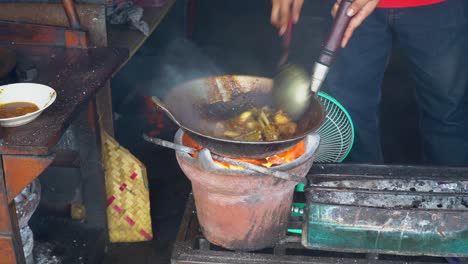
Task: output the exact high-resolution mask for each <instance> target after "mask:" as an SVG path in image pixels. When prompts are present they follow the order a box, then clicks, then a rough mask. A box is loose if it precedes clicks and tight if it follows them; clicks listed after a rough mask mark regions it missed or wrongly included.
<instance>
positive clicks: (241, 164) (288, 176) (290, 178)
mask: <svg viewBox="0 0 468 264" xmlns="http://www.w3.org/2000/svg"><path fill="white" fill-rule="evenodd" d="M143 139H144V140H145V141H147V142H150V143H153V144H156V145H159V146H163V147H166V148H171V149H173V150H176V151H181V152H185V153H188V154H194V153H196V152H197V150H196V149H194V148H190V147H186V146H183V145H179V144H175V143H172V142H169V141H167V140H163V139H160V138H154V137H150V136H147V135H143ZM210 155H211V157H212V158H213V159H214V160H218V161H221V162H226V163H230V164H232V165H236V166H239V167H242V168H244V169H248V170H251V171H255V172H257V173H260V174H263V175H267V176H273V177H276V178H280V179H283V180H287V181H293V182H297V183H302V184H306V183H307V179H306V178H304V177H299V176H296V175H291V174H289V173H287V172H283V171H275V170H271V169H268V168H264V167H261V166H257V165H254V164H251V163H248V162H244V161H240V160H235V159H230V158H227V157H223V156H219V155H216V154H213V153H210Z"/></svg>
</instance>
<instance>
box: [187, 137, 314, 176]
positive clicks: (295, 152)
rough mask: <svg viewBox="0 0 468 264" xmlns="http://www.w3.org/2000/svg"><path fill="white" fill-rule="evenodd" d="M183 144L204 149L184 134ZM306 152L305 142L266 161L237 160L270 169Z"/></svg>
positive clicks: (232, 166) (237, 168)
mask: <svg viewBox="0 0 468 264" xmlns="http://www.w3.org/2000/svg"><path fill="white" fill-rule="evenodd" d="M182 144H183V145H185V146H187V147H192V148H195V149H197V150H201V149H203V147H202V146H200V145H198V144H197V143H196V142H195V141H193V139H191V138H190V137H189V136H188V135H187V134H184V135H183V137H182ZM304 152H305V144H304V141H301V142H299V143H298V144H296V145H295V146H293V147H292V148H290V149H288V150H286V151H284V152H281V153H279V154H276V155H273V156H270V157H266V158H264V159H248V158H236V159H237V160H240V161H244V162H249V163H251V164H255V165H259V166H263V167H266V168H270V167H272V166H277V165H281V164H285V163H288V162H291V161H293V160H295V159H297V158H299V157H300V156H302V154H304ZM196 155H197V154H194V155H192V156H193V157H196ZM214 163H215V164H216V165H218V166H219V167H221V168H226V169H233V170H243V168H241V167H238V166H235V165H232V164H229V163H224V162H220V161H216V160H215V161H214Z"/></svg>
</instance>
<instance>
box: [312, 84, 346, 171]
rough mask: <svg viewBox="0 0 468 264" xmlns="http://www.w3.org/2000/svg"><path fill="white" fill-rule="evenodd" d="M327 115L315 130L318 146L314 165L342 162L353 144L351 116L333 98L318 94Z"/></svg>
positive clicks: (325, 94)
mask: <svg viewBox="0 0 468 264" xmlns="http://www.w3.org/2000/svg"><path fill="white" fill-rule="evenodd" d="M318 96H319V98H320V100H321V101H322V103H323V105H324V107H325V111H326V113H327V115H326V120H325V122H324V123H323V125H322V126H321V127H320V128H319V129H318V130H317V134H319V135H320V146H319V148H318V150H317V153H316V154H315V159H314V163H337V162H342V161H343V160H344V159H346V157H347V156H348V154H349V152H350V151H351V148H352V146H353V144H354V125H353V120H352V119H351V116H350V115H349V113H348V112H347V111H346V109H345V108H344V106H343V105H341V104H340V103H339V102H338V101H337V100H336V99H335V98H333V97H332V96H330V95H329V94H327V93H325V92H321V91H320V92H319V93H318Z"/></svg>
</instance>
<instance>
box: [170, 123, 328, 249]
mask: <svg viewBox="0 0 468 264" xmlns="http://www.w3.org/2000/svg"><path fill="white" fill-rule="evenodd" d="M183 134H184V133H183V131H182V130H179V131H178V132H177V133H176V136H175V140H174V142H175V143H177V144H183V142H182V137H183ZM319 141H320V140H319V136H318V135H309V136H307V137H306V138H305V142H304V143H305V152H304V154H302V156H300V157H299V158H297V159H295V160H294V161H291V162H288V163H285V164H283V165H279V166H275V167H274V169H275V170H281V171H284V172H288V173H290V174H294V175H297V176H300V177H305V176H306V174H307V173H308V171H309V170H310V168H311V166H312V163H313V158H314V154H315V151H316V149H317V147H318V144H319ZM176 157H177V161H178V162H179V165H180V167H181V168H182V171H183V172H184V173H185V175H186V176H187V177H188V178H189V179H190V181H191V183H192V190H193V195H194V198H195V205H196V208H197V215H198V221H199V222H200V226H201V228H202V232H203V235H204V236H205V237H206V238H207V239H208V240H209V241H210V242H211V243H213V244H215V245H218V246H221V247H224V248H227V249H232V250H243V251H250V250H259V249H263V248H267V247H271V246H273V245H275V244H276V243H278V242H280V241H281V240H282V239H283V238H284V237H285V236H286V230H287V223H288V217H289V214H290V210H291V205H292V198H293V192H294V187H295V186H296V183H295V182H291V181H286V180H282V179H278V178H275V177H271V176H265V175H259V174H257V173H254V172H251V171H247V170H234V169H225V168H222V167H220V166H218V165H216V164H215V163H214V162H213V159H212V157H211V155H210V153H209V151H208V150H202V151H201V152H200V153H199V155H198V156H197V157H196V158H193V157H192V156H190V155H189V154H186V153H183V152H179V151H177V152H176Z"/></svg>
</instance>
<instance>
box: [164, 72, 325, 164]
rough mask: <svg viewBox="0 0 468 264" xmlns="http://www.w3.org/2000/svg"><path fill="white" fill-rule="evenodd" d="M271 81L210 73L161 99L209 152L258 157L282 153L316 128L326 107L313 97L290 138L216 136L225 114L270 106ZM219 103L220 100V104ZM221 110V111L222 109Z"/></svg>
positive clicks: (187, 130) (320, 123) (181, 86)
mask: <svg viewBox="0 0 468 264" xmlns="http://www.w3.org/2000/svg"><path fill="white" fill-rule="evenodd" d="M271 88H272V80H271V79H267V78H261V77H255V76H237V75H226V76H213V77H208V78H201V79H196V80H193V81H189V82H186V83H184V84H182V85H180V86H178V87H175V88H173V89H171V90H170V91H169V92H168V94H167V95H166V96H165V98H164V99H163V102H164V104H165V106H166V107H167V109H168V110H169V111H170V112H171V114H172V115H173V117H174V119H176V120H177V123H179V124H180V126H181V128H182V129H183V130H184V131H186V132H187V133H189V134H190V136H191V138H193V139H194V140H195V141H197V143H199V144H200V145H203V146H205V147H207V148H209V149H210V150H211V151H212V152H214V153H216V154H220V155H225V156H232V157H253V158H261V157H265V156H271V155H274V154H277V153H279V152H283V151H285V150H287V149H288V148H290V147H292V146H293V145H295V144H297V143H298V142H299V141H300V140H302V139H303V138H304V137H305V136H307V135H308V134H311V133H313V132H314V131H315V130H316V129H318V128H319V127H320V126H321V125H322V123H323V121H324V119H325V110H324V107H323V105H322V103H321V102H320V100H319V99H318V98H316V97H313V98H312V99H311V103H310V106H309V108H308V109H307V111H306V113H305V114H304V115H303V117H301V118H300V119H299V120H298V121H297V122H296V123H297V130H296V132H295V133H294V135H292V136H290V137H289V138H282V139H280V140H275V141H268V142H253V141H239V140H232V139H228V138H224V137H222V136H218V135H216V133H215V131H216V127H217V124H218V122H219V121H220V120H225V119H226V117H227V116H226V115H232V113H234V114H236V113H237V114H240V113H241V112H242V111H244V110H247V109H249V108H251V107H263V106H267V105H269V106H273V103H274V100H273V95H272V94H271ZM220 102H221V103H220ZM223 109H224V110H223Z"/></svg>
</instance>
